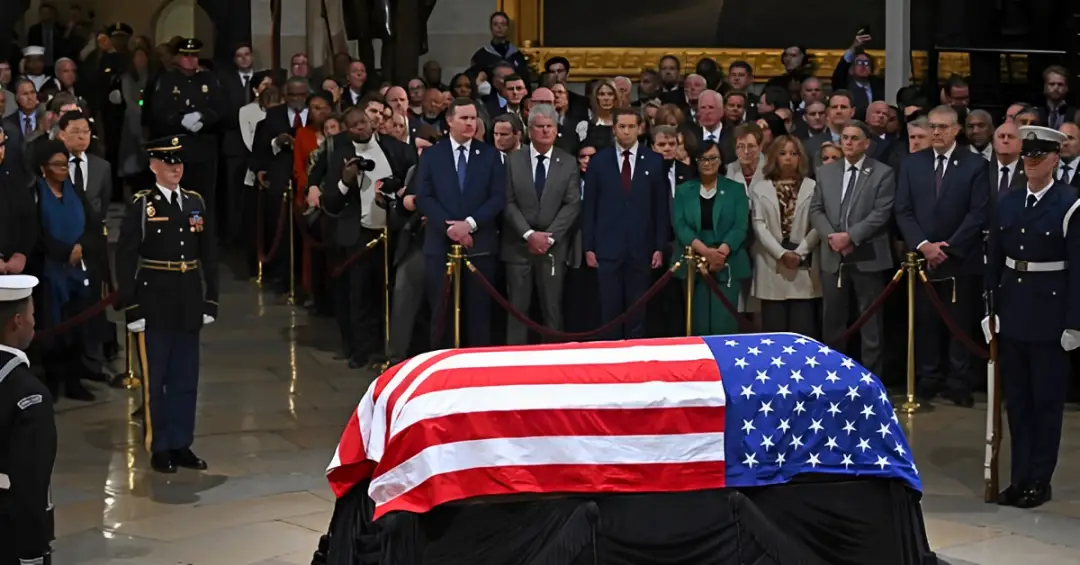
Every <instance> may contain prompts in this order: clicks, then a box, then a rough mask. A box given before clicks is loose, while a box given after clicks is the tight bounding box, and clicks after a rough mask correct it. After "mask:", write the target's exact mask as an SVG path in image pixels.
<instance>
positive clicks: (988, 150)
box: [968, 143, 994, 162]
mask: <svg viewBox="0 0 1080 565" xmlns="http://www.w3.org/2000/svg"><path fill="white" fill-rule="evenodd" d="M968 148H969V149H971V152H972V153H974V154H976V155H978V156H979V157H982V158H983V159H986V161H987V162H989V161H990V158H991V156H993V154H994V144H992V143H987V144H986V147H983V148H982V151H979V150H978V149H976V148H975V146H974V145H969V146H968Z"/></svg>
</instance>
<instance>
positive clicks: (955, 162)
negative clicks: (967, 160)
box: [952, 159, 960, 165]
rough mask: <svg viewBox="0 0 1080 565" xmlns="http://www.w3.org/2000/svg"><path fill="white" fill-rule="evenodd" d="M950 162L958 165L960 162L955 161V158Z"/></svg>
mask: <svg viewBox="0 0 1080 565" xmlns="http://www.w3.org/2000/svg"><path fill="white" fill-rule="evenodd" d="M952 164H953V165H959V164H960V161H957V160H956V159H953V161H952Z"/></svg>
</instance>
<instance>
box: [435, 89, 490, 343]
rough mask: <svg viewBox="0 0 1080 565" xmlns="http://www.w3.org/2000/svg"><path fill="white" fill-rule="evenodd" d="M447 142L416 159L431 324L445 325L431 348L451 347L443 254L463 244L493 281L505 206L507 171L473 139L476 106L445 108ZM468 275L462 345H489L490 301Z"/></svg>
mask: <svg viewBox="0 0 1080 565" xmlns="http://www.w3.org/2000/svg"><path fill="white" fill-rule="evenodd" d="M446 117H447V120H448V121H449V123H448V124H447V125H448V127H449V130H450V131H449V136H448V138H449V139H443V140H442V141H440V142H439V143H436V144H435V145H434V146H432V147H431V148H430V149H427V150H426V151H425V153H427V156H426V157H424V158H423V159H422V160H421V161H420V172H419V175H418V176H419V179H418V184H417V190H416V196H417V199H416V205H417V208H419V209H420V212H421V213H422V214H423V215H425V216H427V223H428V227H427V229H426V230H425V233H424V257H425V263H424V278H425V280H426V281H427V288H428V300H429V301H430V302H429V303H430V304H432V305H433V306H432V326H434V327H440V326H441V327H443V331H442V334H443V335H442V336H436V338H441V339H439V341H436V342H433V343H432V347H443V346H446V345H448V344H450V343H451V340H452V338H453V332H452V327H451V326H450V325H448V320H450V319H451V318H450V316H451V314H450V312H449V311H448V309H447V310H443V309H442V308H440V307H439V306H440V305H441V304H444V303H445V301H444V300H443V294H444V289H445V287H446V284H447V277H446V255H447V253H448V252H449V251H450V246H451V245H452V244H458V245H461V246H462V247H463V248H464V251H465V253H466V255H468V256H469V258H470V260H471V262H472V264H473V265H474V266H475V267H476V269H477V270H478V271H479V274H480V275H482V276H484V277H485V278H487V279H488V280H491V279H492V278H493V276H494V272H495V254H496V253H497V246H498V242H499V237H498V217H499V214H500V213H502V211H503V209H504V208H505V207H506V167H505V166H503V164H502V162H501V161H500V160H499V152H498V151H496V150H495V148H494V147H492V146H490V145H487V144H485V143H481V142H479V141H474V140H473V135H475V134H476V120H477V116H476V107H475V106H473V103H472V101H471V100H469V99H465V98H457V99H455V100H454V101H453V102H451V103H450V107H449V108H448V109H447V110H446ZM472 276H474V275H469V273H468V272H464V273H462V277H461V279H462V282H463V285H462V286H463V288H462V293H463V296H462V301H463V307H464V310H465V326H466V337H467V339H466V344H467V345H468V346H471V347H477V346H484V345H490V344H491V299H490V298H489V297H488V296H487V295H486V294H485V293H484V289H483V287H481V286H480V285H479V283H478V282H477V281H475V280H472Z"/></svg>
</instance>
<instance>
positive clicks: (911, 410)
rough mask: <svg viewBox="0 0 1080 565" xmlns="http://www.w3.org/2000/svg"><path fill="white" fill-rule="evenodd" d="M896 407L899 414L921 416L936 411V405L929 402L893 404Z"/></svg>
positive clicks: (909, 401) (906, 401)
mask: <svg viewBox="0 0 1080 565" xmlns="http://www.w3.org/2000/svg"><path fill="white" fill-rule="evenodd" d="M893 406H895V407H896V413H897V414H920V413H923V412H930V411H932V410H933V409H934V405H933V404H930V403H929V402H925V403H920V402H919V401H917V400H907V399H905V400H904V401H903V402H898V403H895V404H893Z"/></svg>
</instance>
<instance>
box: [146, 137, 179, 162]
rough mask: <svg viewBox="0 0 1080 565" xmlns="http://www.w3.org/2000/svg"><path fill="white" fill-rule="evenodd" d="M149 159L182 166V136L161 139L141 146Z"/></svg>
mask: <svg viewBox="0 0 1080 565" xmlns="http://www.w3.org/2000/svg"><path fill="white" fill-rule="evenodd" d="M143 148H144V149H146V153H147V154H148V155H149V156H150V158H151V159H157V160H159V161H162V162H164V163H167V164H169V165H180V164H183V162H184V160H183V158H182V157H181V154H180V153H181V151H183V149H184V144H183V136H171V137H162V138H159V139H154V140H151V141H147V142H146V143H144V144H143Z"/></svg>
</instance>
